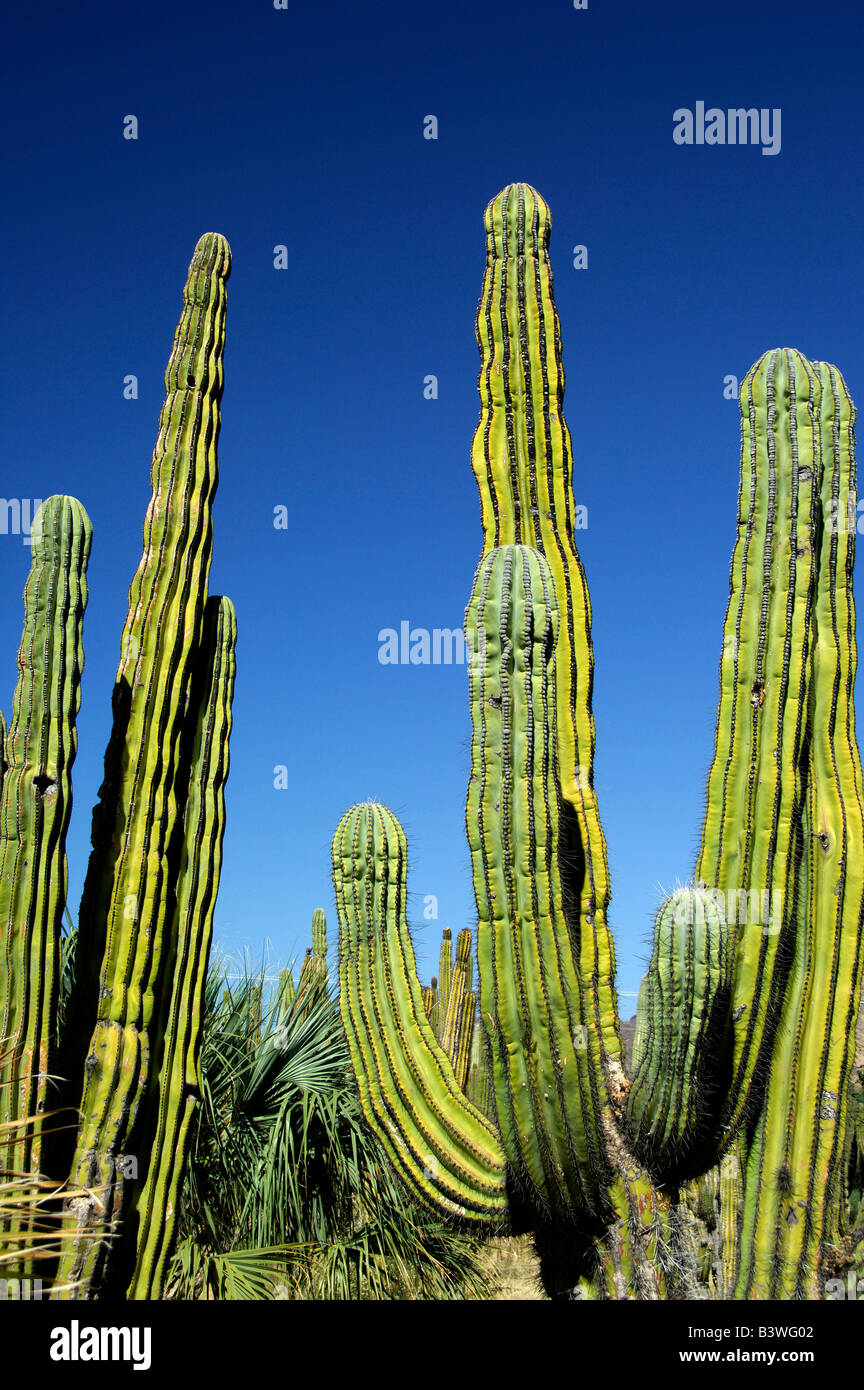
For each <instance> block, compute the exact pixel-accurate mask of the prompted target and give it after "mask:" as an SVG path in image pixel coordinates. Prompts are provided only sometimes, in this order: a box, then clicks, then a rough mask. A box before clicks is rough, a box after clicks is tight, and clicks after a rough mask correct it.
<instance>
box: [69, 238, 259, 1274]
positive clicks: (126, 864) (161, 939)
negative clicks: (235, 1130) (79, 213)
mask: <svg viewBox="0 0 864 1390" xmlns="http://www.w3.org/2000/svg"><path fill="white" fill-rule="evenodd" d="M230 267H231V257H230V251H229V249H228V244H227V242H226V241H225V240H224V238H223V237H220V236H217V235H215V234H213V233H208V234H207V235H206V236H203V237H202V238H201V239H200V241H199V242H198V245H197V246H196V248H195V254H194V256H193V259H192V263H191V265H190V268H189V276H188V279H187V282H186V287H185V290H184V306H183V313H182V316H181V319H180V322H179V324H178V327H177V330H176V333H175V336H174V350H173V352H172V354H171V357H170V360H169V362H168V367H167V370H166V373H165V389H166V393H167V394H166V399H165V404H164V406H163V409H162V414H161V417H160V422H159V434H158V439H157V442H156V449H155V452H154V455H153V465H152V474H151V481H152V487H153V495H152V499H151V502H150V506H149V508H148V511H147V518H146V522H145V528H144V541H145V545H144V553H143V556H142V558H141V562H140V565H139V567H138V571H137V573H136V575H135V578H134V579H133V581H132V587H131V589H130V594H129V600H130V603H129V614H128V617H127V620H126V625H125V628H124V631H123V637H122V642H121V658H120V666H119V669H118V672H117V680H116V684H115V687H114V700H113V707H114V726H113V730H112V734H111V739H110V742H109V745H108V750H107V752H106V755H105V780H104V782H103V784H102V788H101V792H100V800H99V804H98V805H97V806H96V808H95V810H94V813H93V852H92V854H91V858H90V864H89V867H88V871H87V877H86V881H85V885H84V893H83V897H82V901H81V914H80V930H79V946H78V975H79V979H80V980H81V989H80V991H79V994H78V997H77V1002H76V1009H75V1013H74V1016H73V1034H72V1039H71V1046H70V1051H69V1053H68V1054H67V1056H68V1063H69V1065H70V1066H74V1065H75V1064H76V1063H77V1064H78V1065H80V1067H81V1073H80V1075H81V1077H82V1083H83V1084H82V1088H81V1092H80V1101H79V1102H78V1103H79V1108H80V1111H81V1122H80V1125H79V1130H78V1137H77V1143H76V1149H75V1154H74V1157H73V1159H72V1164H71V1176H72V1182H73V1184H74V1185H75V1186H76V1187H86V1188H89V1189H92V1190H93V1193H94V1196H93V1198H92V1200H90V1201H89V1202H85V1201H81V1200H80V1199H79V1200H77V1201H75V1202H74V1203H70V1212H69V1215H70V1222H71V1223H73V1225H74V1228H76V1229H78V1230H79V1231H80V1232H81V1236H82V1239H81V1240H80V1242H79V1243H78V1245H77V1247H76V1248H75V1249H74V1250H73V1252H72V1253H70V1254H68V1255H66V1256H64V1259H63V1261H62V1262H61V1267H60V1275H59V1277H60V1281H61V1283H63V1284H65V1285H68V1286H72V1285H74V1284H81V1283H83V1284H84V1285H85V1286H87V1285H89V1283H90V1281H91V1280H92V1278H93V1277H94V1273H95V1271H96V1268H97V1261H101V1260H102V1259H104V1257H105V1254H106V1250H107V1246H106V1245H105V1244H104V1243H100V1242H95V1241H93V1240H92V1239H90V1238H88V1237H90V1236H91V1235H92V1231H93V1228H94V1225H95V1226H96V1227H98V1228H99V1229H100V1230H103V1231H104V1232H105V1233H106V1235H108V1234H110V1232H111V1230H112V1229H113V1225H114V1222H115V1221H116V1220H117V1219H118V1218H119V1217H120V1215H121V1212H122V1208H123V1184H124V1175H123V1172H122V1169H121V1167H120V1165H119V1164H118V1162H117V1159H118V1157H119V1156H120V1155H125V1154H126V1153H127V1152H129V1151H130V1145H129V1140H130V1137H131V1136H132V1135H133V1133H134V1130H135V1124H136V1120H137V1117H138V1109H139V1105H140V1102H141V1099H142V1097H143V1096H144V1095H145V1094H146V1093H147V1090H148V1088H149V1085H150V1077H151V1070H152V1068H153V1066H154V1065H155V1064H156V1062H157V1058H158V1046H159V1041H160V1026H161V1019H160V1017H159V1015H158V1014H157V1013H156V1012H155V1005H156V1000H157V999H158V998H159V995H160V993H161V990H162V988H163V987H164V986H163V983H162V981H163V976H164V970H165V968H166V965H167V964H168V963H169V962H170V960H171V957H172V952H173V949H174V943H173V942H172V941H171V938H170V927H171V921H172V911H173V903H174V893H175V891H176V879H175V873H176V870H174V869H173V868H172V865H173V864H174V863H175V862H176V858H177V855H178V852H179V850H180V843H181V840H182V825H183V820H182V799H181V798H182V787H183V779H184V775H185V770H184V768H183V765H182V760H181V752H182V748H183V733H184V729H185V727H186V721H187V713H188V701H189V697H190V682H191V679H192V669H193V663H194V661H195V658H196V653H197V652H198V650H199V647H200V644H201V637H202V623H203V618H204V607H205V603H206V598H207V578H208V573H209V569H210V556H211V550H212V530H213V528H212V515H211V507H212V502H213V497H214V493H215V490H216V482H217V458H216V448H217V443H218V437H219V424H220V412H219V402H220V398H221V395H222V381H223V373H222V355H223V350H224V340H225V308H226V281H227V279H228V276H229V274H230ZM94 1018H95V1028H94V1026H93V1020H94ZM77 1099H78V1098H77V1097H76V1100H77Z"/></svg>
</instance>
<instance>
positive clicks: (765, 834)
mask: <svg viewBox="0 0 864 1390" xmlns="http://www.w3.org/2000/svg"><path fill="white" fill-rule="evenodd" d="M819 394H820V387H819V382H818V379H817V378H816V376H815V374H814V372H813V370H812V368H811V366H810V364H809V362H807V360H806V359H805V358H803V357H802V356H801V354H800V353H797V352H793V351H791V350H785V349H782V350H777V351H772V352H769V353H766V354H765V355H764V356H763V357H762V358H760V360H759V361H758V362H757V363H756V365H755V366H754V367H753V368H751V370H750V372H748V374H747V376H746V378H745V380H744V382H743V383H742V386H741V410H742V447H741V492H740V497H739V528H738V539H737V542H736V546H735V551H734V554H733V558H732V568H731V581H730V590H731V592H730V600H729V607H728V610H727V616H726V626H725V633H724V650H723V658H722V661H721V683H720V705H719V712H718V717H717V726H716V734H715V748H714V760H713V763H712V767H711V771H710V774H709V779H708V798H707V813H706V819H705V826H704V830H703V835H702V843H701V848H700V854H699V859H698V864H697V869H696V877H697V880H699V881H700V882H702V883H704V884H706V885H708V886H709V887H710V888H712V889H719V890H720V891H721V892H723V893H725V894H732V895H733V897H732V898H730V903H734V894H735V893H736V892H743V891H746V892H747V894H748V896H747V898H746V900H743V899H742V906H743V904H744V902H745V901H746V909H747V910H746V913H744V916H745V917H746V921H744V922H742V921H741V913H740V912H739V913H738V914H737V916H738V940H737V948H736V963H735V975H734V984H733V997H732V1029H733V1053H734V1056H733V1072H732V1079H731V1083H730V1085H729V1088H728V1093H727V1102H726V1108H725V1114H724V1117H723V1126H724V1132H725V1134H726V1135H727V1136H730V1137H731V1135H732V1134H734V1132H735V1131H736V1129H737V1127H738V1125H739V1124H740V1121H741V1119H742V1117H743V1116H744V1115H745V1114H746V1113H747V1111H748V1108H752V1107H751V1100H752V1087H753V1081H754V1076H755V1075H756V1073H757V1068H758V1066H759V1065H760V1062H761V1060H762V1059H764V1057H765V1055H766V1053H767V1051H768V1049H770V1046H771V1041H772V1038H773V1036H774V1032H775V1029H776V1025H777V1013H778V1009H779V1004H780V1001H781V998H782V990H783V985H784V982H785V972H786V967H787V963H788V954H789V947H790V936H791V933H792V932H793V931H794V923H793V921H792V917H793V913H794V900H795V864H796V835H797V830H796V826H797V821H798V818H799V813H800V806H801V801H802V795H803V790H802V777H801V748H802V743H803V739H804V734H805V725H806V706H807V645H808V633H809V627H810V622H811V615H812V605H813V598H814V588H815V564H814V545H815V534H814V525H815V516H816V498H817V493H816V487H817V482H816V479H817V476H818V472H819V458H818V449H819V444H818V426H817V420H816V411H817V410H818V403H819ZM763 894H768V895H770V896H769V897H768V898H767V899H766V898H763V896H762V895H763ZM766 903H767V905H768V907H769V909H770V912H769V913H764V912H763V907H764V904H766ZM733 910H734V909H733ZM731 915H732V914H731V912H728V911H727V916H731ZM763 916H767V917H768V918H769V920H767V921H765V920H763Z"/></svg>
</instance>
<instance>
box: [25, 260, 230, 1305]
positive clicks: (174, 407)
mask: <svg viewBox="0 0 864 1390" xmlns="http://www.w3.org/2000/svg"><path fill="white" fill-rule="evenodd" d="M229 268H230V252H229V250H228V245H227V243H226V242H225V241H224V239H223V238H222V237H219V236H216V235H214V234H208V235H207V236H204V237H202V238H201V240H200V241H199V243H198V245H197V247H196V250H195V254H194V256H193V260H192V264H191V267H190V272H189V278H188V281H187V284H186V289H185V294H184V308H183V314H182V317H181V320H180V324H179V326H178V328H177V332H176V334H175V341H174V351H173V353H172V355H171V359H170V361H169V364H168V370H167V374H166V389H167V399H166V402H165V406H164V408H163V411H162V416H161V419H160V428H159V437H158V440H157V445H156V451H155V454H154V459H153V469H152V484H153V495H152V499H151V503H150V507H149V510H148V513H147V520H146V525H145V538H144V539H145V545H144V554H143V557H142V560H141V564H140V566H139V568H138V572H137V574H136V576H135V579H134V580H133V584H132V588H131V591H130V609H129V616H128V619H127V622H126V626H125V629H124V633H123V640H122V651H121V662H120V668H119V671H118V676H117V683H116V686H115V690H114V700H113V709H114V725H113V730H112V734H111V739H110V743H109V746H108V751H107V754H106V759H105V781H104V783H103V785H102V788H101V791H100V803H99V805H98V806H97V807H96V810H95V812H94V818H93V853H92V856H91V860H90V866H89V870H88V875H87V880H86V884H85V889H84V896H83V901H82V906H81V916H80V926H79V931H78V938H77V960H76V968H75V971H74V979H75V986H74V989H73V991H72V994H71V999H70V1003H69V1008H68V1014H67V1025H68V1026H67V1029H66V1030H65V1033H64V1036H63V1038H62V1039H61V1041H60V1045H59V1047H56V1046H55V1037H54V1034H55V1031H56V1017H55V1013H56V1003H57V986H58V976H59V967H60V958H61V951H60V923H61V917H62V913H63V909H64V905H65V891H66V866H65V858H64V837H65V832H66V826H67V823H68V818H69V809H70V804H71V791H70V785H69V770H70V767H71V764H72V760H73V758H74V753H75V731H74V721H75V714H76V712H77V708H78V698H79V697H78V687H79V681H80V673H81V665H82V653H81V621H82V617H83V611H84V604H85V601H86V584H85V580H84V573H85V569H86V563H87V555H88V552H89V548H90V525H89V522H88V521H87V518H86V516H85V515H84V512H83V510H82V508H81V507H80V504H79V503H77V502H75V501H74V500H73V499H71V498H52V499H50V500H49V501H48V502H46V503H45V504H44V506H43V507H42V509H41V511H40V513H39V515H38V517H37V521H36V523H34V528H33V570H32V573H31V576H30V580H29V581H28V585H27V590H26V592H25V631H24V638H23V641H22V647H21V653H20V655H19V668H20V679H19V684H18V688H17V691H16V697H15V710H14V717H13V723H12V728H11V729H10V732H9V738H8V740H7V739H4V742H5V745H6V747H5V757H6V759H7V760H8V770H7V771H6V774H5V776H3V775H2V766H5V764H3V765H2V766H0V777H2V784H3V785H2V803H0V827H2V840H0V934H2V940H3V957H2V967H3V968H2V970H0V1006H2V1023H3V1033H4V1035H5V1038H6V1039H7V1040H8V1043H9V1046H8V1048H4V1047H3V1046H0V1105H2V1107H3V1110H2V1115H0V1121H4V1122H5V1127H4V1129H3V1131H2V1133H3V1134H4V1136H8V1135H10V1134H11V1135H12V1136H13V1138H14V1143H13V1144H11V1145H10V1144H8V1143H7V1144H4V1150H5V1152H4V1154H3V1155H2V1158H3V1163H2V1167H3V1169H4V1171H5V1172H6V1173H7V1174H8V1172H9V1169H10V1165H11V1168H12V1169H13V1172H16V1173H18V1174H19V1175H20V1182H19V1186H18V1197H17V1198H16V1203H15V1204H14V1210H15V1216H14V1218H9V1217H8V1210H11V1207H8V1206H7V1207H4V1214H3V1220H4V1225H5V1230H4V1231H3V1239H4V1244H5V1247H6V1249H7V1252H8V1251H9V1248H10V1236H11V1246H12V1253H13V1254H14V1253H15V1249H16V1247H17V1251H18V1265H19V1267H17V1268H14V1269H13V1270H11V1272H13V1273H15V1274H16V1275H19V1276H20V1274H22V1273H24V1274H26V1273H27V1272H28V1271H29V1268H30V1262H32V1260H33V1259H34V1258H35V1257H37V1256H39V1257H41V1258H42V1260H43V1263H42V1265H41V1266H40V1269H41V1272H43V1273H48V1272H49V1271H48V1270H47V1269H46V1266H45V1263H44V1261H45V1259H46V1258H47V1257H48V1256H49V1255H55V1256H57V1260H56V1265H55V1267H54V1268H53V1271H51V1273H53V1278H52V1279H51V1286H52V1297H55V1298H64V1297H72V1298H78V1297H87V1296H90V1295H93V1294H95V1293H97V1292H99V1291H100V1288H101V1287H102V1286H103V1285H104V1283H105V1280H106V1274H107V1273H108V1272H110V1273H111V1275H112V1276H113V1277H114V1287H115V1289H116V1286H117V1280H116V1275H117V1274H118V1272H119V1274H120V1275H121V1277H122V1280H123V1281H124V1282H125V1281H126V1280H128V1279H129V1278H131V1285H130V1289H129V1295H130V1297H133V1298H142V1297H158V1296H159V1289H160V1287H161V1280H162V1274H163V1271H164V1266H165V1260H166V1256H167V1253H168V1249H169V1245H170V1241H171V1238H172V1233H173V1212H174V1206H175V1203H176V1194H177V1190H178V1184H179V1182H180V1178H181V1175H182V1165H183V1161H184V1155H185V1141H186V1133H187V1129H188V1124H189V1118H190V1115H191V1111H192V1108H193V1106H194V1104H195V1101H196V1096H197V1088H198V1076H197V1045H198V1036H199V1031H200V1025H201V1006H202V997H203V987H204V976H205V973H206V967H207V958H208V952H209V945H210V935H211V929H212V914H213V905H214V902H215V895H216V890H217V886H218V880H219V868H220V863H221V842H222V832H223V827H224V800H223V788H224V782H225V777H226V775H227V765H228V764H227V749H228V735H229V731H230V724H231V716H230V711H231V697H232V691H233V679H234V654H233V653H234V640H235V630H236V629H235V620H234V613H233V609H232V608H231V605H230V603H229V602H228V600H227V599H211V600H210V601H209V603H208V600H207V578H208V571H209V565H210V554H211V548H212V521H211V504H212V500H213V495H214V492H215V488H216V473H217V468H216V445H217V441H218V434H219V400H220V396H221V392H222V351H223V342H224V324H225V298H226V297H225V282H226V280H227V278H228V274H229ZM4 733H5V728H4ZM49 1074H50V1082H51V1084H52V1085H53V1086H54V1089H53V1090H50V1091H49V1089H48V1084H49ZM46 1105H47V1106H48V1107H49V1109H47V1110H46ZM58 1110H59V1111H60V1114H61V1118H60V1119H59V1120H57V1121H51V1122H50V1123H49V1115H51V1114H53V1113H56V1112H57V1111H58ZM70 1115H75V1116H76V1118H77V1127H76V1124H75V1123H70ZM70 1135H71V1142H70V1139H69V1136H70ZM138 1141H141V1142H140V1145H139V1146H138V1147H135V1146H136V1145H138ZM73 1150H74V1152H73ZM142 1169H143V1171H141V1170H142ZM132 1179H140V1182H141V1185H140V1186H139V1187H138V1188H137V1189H136V1190H135V1201H134V1204H133V1203H132V1202H130V1201H129V1200H127V1198H128V1196H129V1189H128V1188H126V1189H125V1190H124V1184H126V1183H127V1182H129V1181H130V1180H132ZM7 1186H8V1184H7ZM22 1191H25V1195H26V1193H28V1192H29V1197H28V1199H27V1200H26V1201H25V1200H23V1198H22V1197H21V1192H22ZM61 1203H62V1209H61ZM133 1208H134V1209H133ZM19 1213H20V1221H19ZM10 1219H12V1224H13V1226H16V1229H13V1230H10V1225H9V1222H10ZM19 1236H20V1240H19V1239H18V1237H19ZM7 1258H8V1256H7Z"/></svg>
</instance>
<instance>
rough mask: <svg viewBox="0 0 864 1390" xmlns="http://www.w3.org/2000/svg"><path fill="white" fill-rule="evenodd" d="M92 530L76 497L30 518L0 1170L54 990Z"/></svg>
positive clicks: (8, 873)
mask: <svg viewBox="0 0 864 1390" xmlns="http://www.w3.org/2000/svg"><path fill="white" fill-rule="evenodd" d="M91 537H92V531H91V526H90V522H89V520H88V518H87V515H86V513H85V511H84V509H83V507H82V506H81V504H80V503H79V502H76V501H75V499H74V498H71V497H50V498H48V500H47V501H46V502H45V503H43V505H42V507H41V508H40V510H39V512H38V513H37V517H36V519H35V520H34V524H33V532H32V561H31V570H30V575H29V578H28V580H27V584H26V587H25V590H24V630H23V635H22V638H21V645H20V648H19V651H18V682H17V685H16V688H15V696H14V705H13V713H12V723H11V726H10V728H9V731H8V736H7V737H6V738H5V740H4V743H5V749H4V755H3V756H4V761H5V764H6V774H5V777H4V778H3V786H2V798H0V942H2V970H0V1124H2V1125H10V1126H12V1129H11V1130H6V1131H5V1133H7V1134H11V1140H12V1142H11V1144H10V1145H9V1146H8V1147H6V1150H5V1152H4V1154H3V1159H2V1164H0V1166H2V1168H4V1169H5V1170H6V1171H7V1172H8V1171H12V1172H17V1173H20V1174H30V1173H33V1174H34V1175H35V1174H36V1173H37V1172H38V1171H39V1170H40V1168H41V1166H42V1160H41V1140H42V1124H41V1121H40V1120H39V1119H38V1118H36V1119H34V1117H38V1116H39V1115H41V1113H42V1112H43V1111H44V1110H45V1106H46V1096H47V1092H48V1072H49V1056H50V1053H51V1051H52V1048H51V1040H52V1030H53V1027H54V1013H55V1009H56V1004H57V993H58V988H59V942H60V936H61V932H62V921H63V910H64V907H65V902H66V853H65V841H66V830H67V827H68V824H69V816H70V812H71V808H72V785H71V770H72V764H73V762H74V760H75V751H76V732H75V718H76V715H77V712H78V708H79V704H80V681H81V672H82V669H83V665H84V654H83V649H82V645H81V630H82V625H83V620H84V610H85V608H86V604H87V580H86V572H87V560H88V557H89V554H90V544H91Z"/></svg>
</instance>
